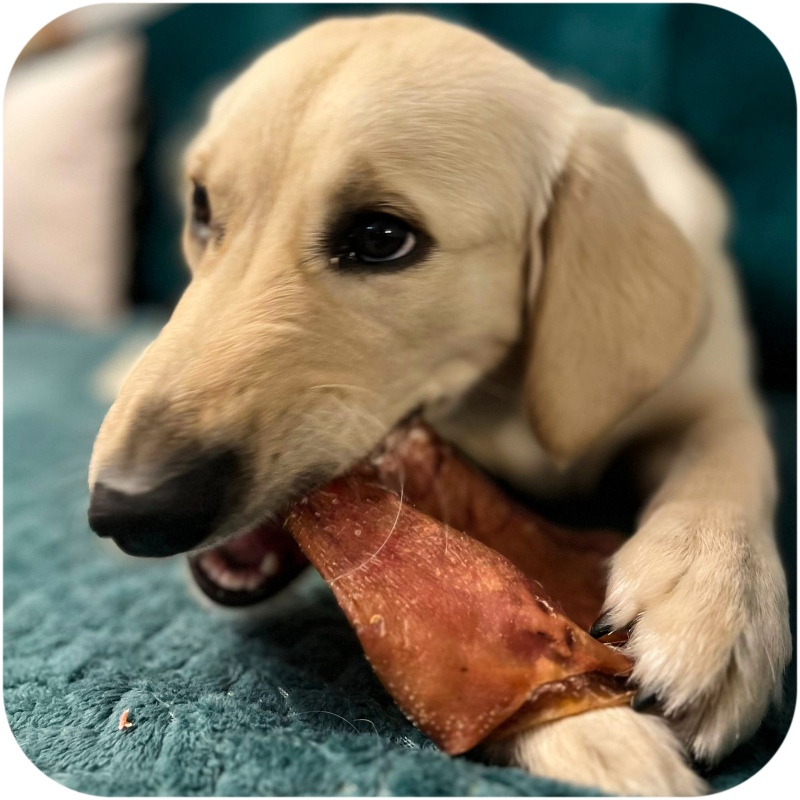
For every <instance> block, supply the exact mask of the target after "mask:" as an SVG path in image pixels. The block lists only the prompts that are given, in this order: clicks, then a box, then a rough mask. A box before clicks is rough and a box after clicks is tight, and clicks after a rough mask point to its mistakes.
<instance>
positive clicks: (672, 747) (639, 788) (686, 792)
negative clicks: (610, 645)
mask: <svg viewBox="0 0 800 800" xmlns="http://www.w3.org/2000/svg"><path fill="white" fill-rule="evenodd" d="M487 755H488V756H489V758H490V759H491V760H492V761H494V762H496V763H503V764H511V765H514V766H517V767H521V768H523V769H526V770H527V771H528V772H531V773H533V774H535V775H541V776H542V777H546V778H552V779H554V780H558V781H564V782H567V783H573V784H579V785H583V786H591V787H595V788H598V789H601V790H603V791H604V792H607V793H609V794H622V795H636V796H645V797H655V796H665V797H687V796H693V795H699V794H705V793H706V792H708V791H709V789H708V786H707V785H706V783H705V781H703V780H702V778H700V776H699V775H697V773H695V772H693V771H692V770H691V768H690V767H689V765H688V764H687V762H686V758H685V755H684V752H683V748H682V747H681V745H680V742H679V741H678V740H677V738H676V736H675V734H674V732H673V731H672V730H671V729H670V727H669V725H667V723H666V722H664V720H662V719H658V718H657V717H652V716H646V715H643V714H637V713H636V712H635V711H633V710H632V709H630V708H627V707H625V706H622V707H618V708H604V709H599V710H596V711H588V712H586V713H584V714H577V715H575V716H573V717H566V718H564V719H559V720H556V721H555V722H548V723H546V724H544V725H538V726H536V727H535V728H532V729H531V730H529V731H525V732H524V733H520V734H517V735H515V736H513V737H512V738H510V739H508V740H505V741H503V742H497V743H495V744H492V745H490V746H489V748H488V753H487Z"/></svg>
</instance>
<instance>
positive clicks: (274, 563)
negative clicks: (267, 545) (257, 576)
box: [258, 553, 278, 578]
mask: <svg viewBox="0 0 800 800" xmlns="http://www.w3.org/2000/svg"><path fill="white" fill-rule="evenodd" d="M258 571H259V572H260V573H261V574H262V575H266V576H267V577H268V578H271V577H272V576H273V575H277V574H278V557H277V556H276V555H275V553H267V554H266V555H265V556H264V558H263V559H262V561H261V564H259V567H258Z"/></svg>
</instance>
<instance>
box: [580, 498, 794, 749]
mask: <svg viewBox="0 0 800 800" xmlns="http://www.w3.org/2000/svg"><path fill="white" fill-rule="evenodd" d="M751 524H752V523H751V522H750V521H749V520H748V519H747V518H746V517H745V516H744V515H743V514H741V513H739V512H738V511H737V510H735V509H731V508H720V507H717V506H715V507H713V508H711V507H706V506H701V505H699V504H689V503H684V504H677V503H675V504H666V505H664V506H662V507H661V508H659V509H658V510H657V511H656V512H655V513H654V514H653V515H652V516H651V517H650V518H649V519H648V520H647V522H646V523H645V525H644V526H643V527H642V528H641V529H640V530H639V531H638V532H637V534H636V535H635V536H634V537H633V538H632V539H631V540H630V541H628V542H627V543H626V544H625V545H624V546H623V548H622V549H621V550H620V551H619V552H618V553H617V554H616V555H615V556H614V558H613V560H612V564H611V573H610V580H609V591H608V595H607V600H606V605H605V608H606V610H605V613H604V614H603V616H602V617H601V618H600V620H598V623H597V624H596V625H595V628H594V629H593V631H594V633H595V634H596V635H597V634H601V633H603V632H608V631H611V630H617V629H621V628H625V627H629V628H630V629H631V632H630V638H629V640H628V645H627V648H628V652H629V653H630V654H631V655H632V656H633V657H634V658H635V660H636V665H635V667H634V671H633V676H632V677H633V680H634V681H635V682H636V683H637V684H638V687H639V693H638V695H637V699H636V701H635V703H634V707H637V708H639V709H641V710H644V709H645V708H646V707H647V706H649V705H651V704H653V703H654V702H658V704H659V705H660V706H661V707H662V709H663V710H664V712H665V713H666V715H667V717H668V718H669V719H670V720H671V721H672V722H673V724H674V727H675V729H676V730H677V731H678V732H679V734H680V735H681V736H682V738H683V739H684V741H685V742H686V744H687V746H688V747H689V749H690V751H691V752H692V754H693V755H694V756H695V758H697V759H698V760H701V761H704V762H707V763H713V762H714V761H717V760H718V759H720V758H721V757H722V756H724V755H726V754H727V753H728V752H730V751H731V750H732V749H733V748H734V747H736V746H737V745H738V744H739V743H740V742H743V741H744V740H746V739H747V738H748V737H749V736H750V735H751V734H753V733H754V732H755V729H756V728H757V727H758V725H759V723H760V722H761V720H762V718H763V717H764V714H765V713H766V711H767V708H768V706H769V703H770V700H777V699H778V698H779V696H780V690H781V684H782V676H783V671H784V668H785V666H786V664H787V663H788V660H789V656H790V653H791V638H790V632H789V617H788V599H787V592H786V581H785V577H784V573H783V569H782V567H781V565H780V561H779V558H778V555H777V552H776V550H775V547H774V544H773V540H772V537H771V535H770V534H769V532H768V531H758V530H754V529H753V528H752V527H750V526H751Z"/></svg>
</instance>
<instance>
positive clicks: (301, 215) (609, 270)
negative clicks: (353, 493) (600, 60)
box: [89, 14, 791, 795]
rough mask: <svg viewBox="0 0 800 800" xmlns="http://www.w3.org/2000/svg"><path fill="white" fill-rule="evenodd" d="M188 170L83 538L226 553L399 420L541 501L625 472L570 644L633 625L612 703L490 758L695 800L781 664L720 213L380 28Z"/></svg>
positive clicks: (495, 59)
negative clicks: (631, 485)
mask: <svg viewBox="0 0 800 800" xmlns="http://www.w3.org/2000/svg"><path fill="white" fill-rule="evenodd" d="M185 171H186V196H187V205H188V209H189V211H188V214H187V223H186V226H185V230H184V233H183V248H184V253H185V256H186V260H187V261H188V264H189V266H190V269H191V272H192V279H191V282H190V284H189V286H188V288H187V289H186V291H185V293H184V295H183V297H182V298H181V300H180V302H179V303H178V305H177V307H176V308H175V310H174V313H173V315H172V317H171V319H170V321H169V322H168V324H167V325H166V326H165V328H164V329H163V331H162V332H161V334H160V335H159V336H158V338H157V339H156V340H155V342H154V343H153V344H152V345H151V346H150V347H149V348H148V349H147V351H146V352H145V353H144V355H143V356H142V358H141V359H140V361H139V362H138V364H137V365H136V366H135V368H134V369H133V371H132V373H131V374H130V376H129V377H128V379H127V380H126V381H125V383H124V385H123V387H122V389H121V392H120V394H119V397H118V398H117V400H116V402H115V403H114V404H113V406H112V407H111V409H110V411H109V412H108V415H107V417H106V419H105V421H104V423H103V425H102V427H101V430H100V432H99V434H98V437H97V441H96V444H95V447H94V452H93V456H92V461H91V465H90V480H89V482H90V488H91V507H90V522H91V524H92V525H93V527H95V529H96V530H97V531H98V532H99V533H101V534H102V535H105V536H111V537H112V538H113V539H114V540H115V541H116V542H117V543H118V544H119V545H120V546H121V547H122V548H123V549H124V550H126V551H128V552H130V553H133V554H135V555H143V556H160V555H171V554H174V553H179V552H187V553H197V552H200V551H204V550H208V549H209V548H213V547H215V546H219V545H220V544H221V543H225V542H230V541H236V539H237V537H241V536H243V535H246V534H247V532H248V531H250V530H252V529H253V528H254V527H256V526H258V525H259V524H260V523H261V522H263V521H264V520H265V519H269V518H271V517H274V516H276V515H278V514H279V513H280V511H281V509H284V508H285V507H286V505H287V503H288V502H290V501H291V500H292V499H294V498H297V497H298V496H302V494H303V493H304V492H306V491H308V490H309V488H310V487H312V486H315V485H319V484H320V483H321V482H322V481H325V480H327V479H329V478H330V477H332V476H333V475H335V474H336V473H338V472H341V471H342V470H343V469H345V468H347V467H348V466H349V465H351V464H353V463H354V462H355V461H357V460H358V459H359V458H361V457H362V456H364V454H365V453H367V452H368V451H369V450H370V449H371V448H372V447H374V446H375V445H376V444H377V443H378V442H379V441H380V440H381V439H382V438H383V437H384V436H385V435H386V433H387V432H388V431H389V430H390V429H391V428H392V427H393V426H394V425H395V424H396V423H397V422H398V421H399V420H401V419H403V418H404V417H406V416H407V415H408V414H409V413H410V412H411V411H413V410H415V409H420V408H421V409H423V411H424V414H425V416H426V418H427V419H428V420H429V421H431V422H432V424H433V425H434V426H435V427H436V428H437V430H438V431H439V432H440V433H441V434H443V435H444V436H445V437H446V438H448V439H449V440H451V441H452V442H454V443H456V444H457V445H458V446H459V447H460V448H462V449H463V450H464V451H465V452H466V453H467V454H468V455H470V456H471V457H472V458H473V459H475V460H476V461H477V462H478V463H479V464H480V465H482V466H483V467H484V468H486V469H487V470H488V471H490V472H492V473H493V474H495V475H497V476H500V477H501V478H503V479H505V480H507V481H509V482H510V483H512V484H514V485H516V486H518V487H521V488H523V489H524V490H525V491H528V492H532V493H537V492H538V493H540V494H542V495H553V494H557V493H563V492H568V491H573V490H576V489H580V488H583V487H585V486H587V485H590V484H591V483H592V481H594V480H596V479H597V477H598V476H599V475H600V474H602V472H603V470H604V469H605V467H606V465H607V464H608V463H609V460H610V459H611V458H612V457H613V456H614V455H615V454H617V453H618V452H620V451H621V450H622V449H623V448H626V449H632V451H633V452H634V453H635V457H636V464H637V468H636V469H637V475H639V476H641V480H642V488H643V491H644V492H645V494H644V495H643V496H644V498H645V499H644V500H643V504H642V508H641V513H640V516H639V519H638V523H637V530H636V532H635V534H634V535H633V536H632V537H631V538H630V540H628V541H627V542H626V544H625V545H624V546H623V547H622V549H621V550H619V552H617V553H616V555H615V556H614V557H613V560H612V561H611V563H610V565H609V582H608V594H607V599H606V603H605V607H604V613H603V616H602V617H601V619H600V620H599V621H598V623H597V624H596V625H595V627H594V629H593V633H594V634H595V635H601V634H603V633H607V632H610V631H613V630H618V629H625V628H630V638H629V642H628V645H627V649H628V652H629V653H630V654H631V655H632V656H633V657H634V658H635V668H634V671H633V679H634V680H635V682H636V684H637V686H638V687H639V694H638V695H637V700H636V702H635V703H634V707H633V708H631V707H619V708H612V709H603V710H597V711H593V712H589V713H585V714H581V715H578V716H575V717H569V718H566V719H562V720H559V721H557V722H554V723H551V724H548V725H543V726H540V727H538V728H536V729H534V730H532V731H529V732H526V733H523V734H519V735H517V737H516V738H515V739H513V740H512V741H511V742H510V743H506V744H503V745H502V746H500V745H498V746H495V747H494V749H493V750H492V752H491V753H490V756H491V757H492V758H493V759H495V760H500V761H502V762H504V763H509V764H515V765H518V766H521V767H523V768H525V769H528V770H530V771H531V772H533V773H537V774H541V775H545V776H548V777H551V778H555V779H561V780H565V781H570V782H573V783H578V784H587V785H593V786H598V787H600V788H602V789H604V790H606V791H609V792H615V793H623V794H645V795H653V794H667V795H670V794H671V795H691V794H699V793H702V792H703V791H705V790H706V786H705V784H704V782H703V780H702V779H701V778H700V777H699V775H698V774H697V773H696V772H695V771H694V770H693V769H692V768H691V767H690V764H689V757H692V758H694V759H695V760H696V761H697V762H700V763H704V764H709V763H714V762H716V761H718V760H719V759H720V758H722V757H723V756H724V755H726V754H727V753H729V752H730V751H731V750H732V749H733V748H734V747H735V746H736V745H737V744H739V743H740V742H743V741H744V740H745V739H746V738H747V737H748V736H750V735H751V734H752V733H753V732H754V731H755V729H756V728H757V726H758V724H759V722H760V721H761V719H762V718H763V716H764V714H765V712H766V710H767V708H768V706H769V704H770V702H771V700H773V699H775V698H777V697H778V696H779V693H780V687H781V676H782V673H783V670H784V667H785V666H786V664H787V661H788V659H789V656H790V647H791V645H790V635H789V627H788V602H787V592H786V584H785V577H784V574H783V570H782V566H781V563H780V560H779V556H778V553H777V549H776V546H775V541H774V534H773V512H774V508H775V502H776V475H775V464H774V458H773V453H772V451H771V447H770V444H769V441H768V437H767V434H766V432H765V420H764V413H763V410H762V407H761V404H760V402H759V399H758V397H757V394H756V392H755V390H754V386H753V380H752V376H751V365H750V361H751V356H750V344H749V338H748V333H747V327H746V324H745V321H744V319H743V313H742V309H741V305H740V300H739V297H738V290H737V286H736V282H735V279H734V272H733V268H732V266H731V262H730V259H729V257H728V256H727V255H726V252H725V245H724V240H725V235H726V225H727V222H726V219H727V217H726V208H725V201H724V198H723V195H722V193H721V191H720V189H719V187H718V186H717V184H716V182H715V180H714V179H713V178H712V177H711V176H710V175H709V174H708V173H707V172H706V170H705V169H704V168H703V167H702V166H701V165H700V163H699V162H698V160H697V159H696V157H695V156H694V155H693V154H692V152H691V150H690V148H689V147H688V146H687V145H686V144H685V143H684V142H683V141H682V139H681V138H680V137H679V136H677V135H676V134H675V133H673V132H671V131H669V130H667V129H666V128H664V127H662V126H661V125H658V124H655V123H654V122H651V121H649V120H646V119H644V118H640V117H636V116H633V115H631V114H629V113H626V112H624V111H621V110H617V109H614V108H610V107H606V106H602V105H600V104H598V103H597V102H595V101H593V100H592V99H591V98H590V97H588V96H587V95H586V94H585V93H583V92H582V91H580V90H578V89H576V88H573V87H571V86H568V85H565V84H563V83H560V82H557V81H554V80H552V79H551V78H549V77H548V76H546V75H545V74H543V73H542V72H540V71H538V70H537V69H535V68H534V67H532V66H530V65H529V64H528V63H526V62H525V61H523V60H521V59H520V58H518V57H517V56H515V55H513V54H511V53H509V52H507V51H506V50H504V49H502V48H501V47H499V46H498V45H496V44H494V43H493V42H491V41H489V40H487V39H486V38H484V37H482V36H480V35H478V34H476V33H473V32H470V31H468V30H465V29H463V28H461V27H458V26H455V25H452V24H449V23H445V22H442V21H437V20H435V19H431V18H427V17H423V16H416V15H392V14H390V15H384V16H378V17H375V18H363V19H355V18H353V19H347V20H338V19H332V20H328V21H325V22H322V23H320V24H317V25H314V26H313V27H311V28H308V29H306V30H305V31H303V32H301V33H300V34H298V35H297V36H295V37H294V38H292V39H290V40H288V41H286V42H284V43H282V44H280V45H278V46H277V47H275V48H274V49H272V50H270V51H269V52H268V53H266V54H265V55H264V56H263V57H261V58H260V59H259V60H257V61H256V62H255V63H254V64H253V65H252V66H251V67H250V68H249V69H247V70H246V71H245V72H244V74H242V75H241V76H240V77H239V78H238V79H236V80H235V82H234V83H233V84H232V85H231V86H229V87H228V88H227V89H225V90H224V91H223V92H222V93H221V95H219V97H218V98H217V99H216V101H215V102H214V103H213V106H212V108H211V111H210V115H209V118H208V121H207V123H206V124H205V127H204V128H203V129H202V131H201V132H200V134H199V135H198V136H197V138H196V140H195V141H194V142H193V143H192V144H191V146H190V147H189V149H188V153H187V155H186V161H185ZM145 522H146V524H145ZM654 700H657V701H658V702H659V703H660V705H661V707H662V709H663V716H655V715H652V714H645V713H642V711H643V709H644V707H646V706H647V705H648V704H649V703H651V702H652V701H654Z"/></svg>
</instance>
